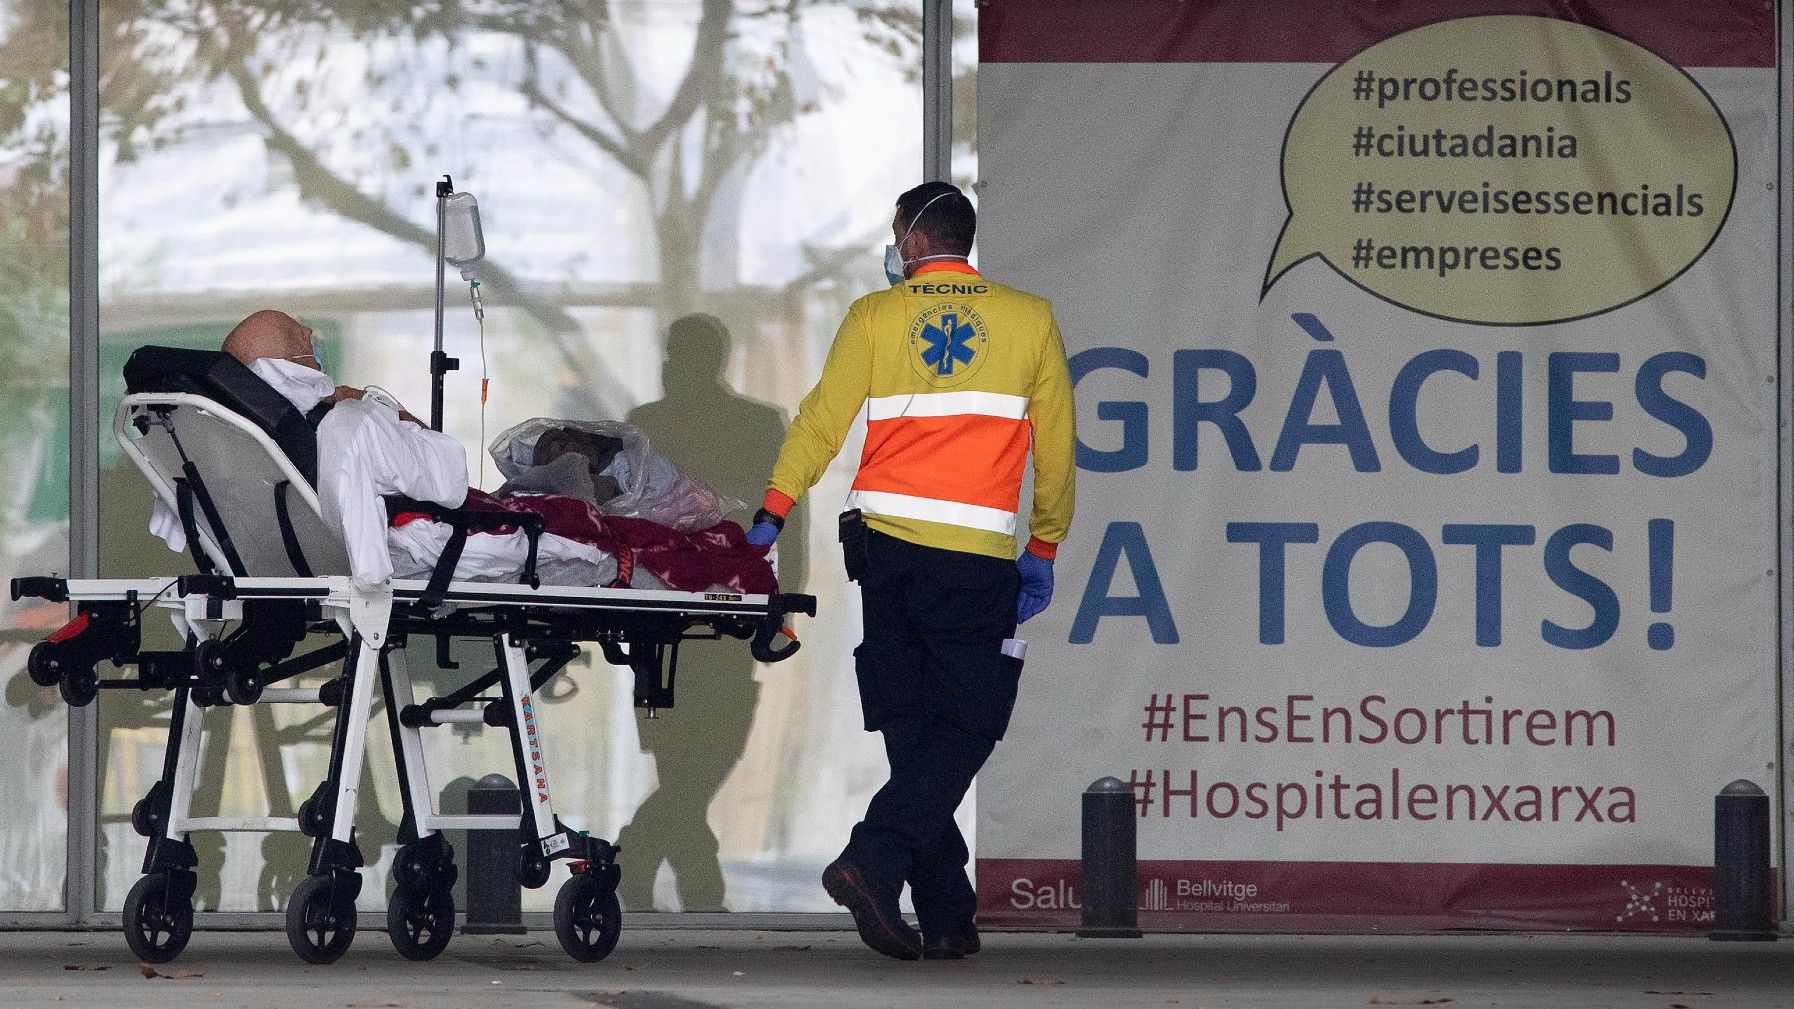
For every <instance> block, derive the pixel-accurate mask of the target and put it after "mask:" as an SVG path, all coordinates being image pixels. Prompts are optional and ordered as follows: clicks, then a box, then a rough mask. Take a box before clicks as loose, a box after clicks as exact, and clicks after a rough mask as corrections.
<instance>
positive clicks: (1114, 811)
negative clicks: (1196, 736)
mask: <svg viewBox="0 0 1794 1009" xmlns="http://www.w3.org/2000/svg"><path fill="white" fill-rule="evenodd" d="M1083 814H1084V864H1083V877H1084V878H1083V886H1082V887H1081V888H1080V889H1081V890H1082V891H1083V904H1082V908H1081V911H1080V914H1081V917H1080V919H1079V921H1080V925H1081V927H1080V928H1079V929H1078V935H1080V936H1083V937H1085V938H1089V939H1138V938H1140V899H1139V894H1138V892H1137V891H1138V888H1139V884H1138V879H1137V876H1136V874H1135V864H1136V853H1135V838H1136V833H1137V831H1136V826H1137V825H1136V823H1135V820H1134V790H1133V788H1132V787H1130V786H1129V785H1128V784H1127V782H1125V781H1121V780H1119V779H1116V778H1101V779H1099V780H1097V781H1096V782H1094V783H1092V784H1091V786H1090V787H1089V788H1087V789H1085V790H1084V808H1083Z"/></svg>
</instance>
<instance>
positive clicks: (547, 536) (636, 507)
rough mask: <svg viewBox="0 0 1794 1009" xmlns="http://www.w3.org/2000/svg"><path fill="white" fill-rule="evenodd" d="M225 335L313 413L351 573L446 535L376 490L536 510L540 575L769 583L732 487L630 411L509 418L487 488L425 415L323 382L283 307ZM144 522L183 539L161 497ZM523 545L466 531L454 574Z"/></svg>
mask: <svg viewBox="0 0 1794 1009" xmlns="http://www.w3.org/2000/svg"><path fill="white" fill-rule="evenodd" d="M223 350H224V352H225V353H227V354H229V355H231V356H232V357H234V358H236V359H237V360H239V361H241V362H243V364H244V365H246V366H247V367H248V368H249V370H250V371H251V372H253V373H254V374H255V375H256V376H257V377H258V378H260V379H261V380H262V381H264V382H266V383H267V384H268V385H269V386H271V387H272V388H273V389H274V390H275V391H277V392H279V393H280V394H281V395H282V396H284V397H285V398H286V399H287V400H288V401H289V402H291V403H292V404H293V406H294V407H296V408H297V409H298V410H299V411H300V412H301V413H302V414H305V415H306V416H307V417H309V418H311V419H312V420H313V423H314V426H315V428H316V431H317V439H318V479H317V491H318V497H319V502H320V504H321V506H322V510H323V512H324V518H325V520H326V521H327V522H328V523H329V524H330V525H331V526H332V527H333V528H334V529H336V530H337V531H338V532H340V533H341V534H342V537H343V542H344V545H345V547H346V548H347V552H348V556H349V561H350V569H351V570H350V573H351V575H352V576H353V577H354V578H355V580H356V581H357V582H358V583H360V584H363V585H375V584H378V583H380V582H382V581H384V580H386V579H388V578H391V577H398V578H427V577H428V576H429V575H430V573H431V572H432V571H433V570H434V569H435V566H436V560H437V558H438V557H440V556H441V554H442V551H443V548H444V547H445V546H446V544H447V543H448V541H449V538H450V536H451V535H452V530H451V528H450V527H449V526H448V525H447V524H445V523H442V522H437V521H433V520H431V519H430V518H429V517H428V516H427V515H425V514H423V513H421V512H409V513H407V512H404V511H400V512H399V513H398V514H389V513H388V508H387V505H386V500H385V499H386V497H387V496H389V495H393V496H401V497H405V498H411V499H413V500H415V501H419V502H426V503H430V504H436V505H441V506H443V507H445V508H460V507H466V508H469V509H473V510H478V511H515V512H533V513H535V514H537V515H539V516H541V517H542V519H543V525H544V530H545V531H544V534H543V535H542V537H541V539H540V542H539V544H538V554H537V573H538V575H539V576H540V577H541V579H542V580H543V581H544V582H545V583H551V584H561V585H618V584H620V585H629V586H632V587H636V588H673V589H680V590H684V591H702V590H706V589H712V588H722V589H727V590H731V591H735V592H748V593H762V592H773V591H776V590H777V582H776V580H775V579H774V577H773V574H772V569H771V567H770V565H769V564H768V563H767V561H766V557H765V551H764V550H763V549H762V548H759V547H754V546H751V545H749V544H748V543H747V542H746V539H745V537H744V535H743V533H742V530H741V527H740V526H739V525H737V524H735V523H733V522H729V521H726V520H724V519H723V518H722V514H723V512H724V511H726V510H727V509H728V507H729V506H730V503H729V502H725V501H723V500H721V499H720V498H718V497H717V496H716V495H715V493H714V492H711V491H709V490H708V488H705V487H704V486H703V485H702V484H700V483H698V482H697V481H694V480H691V479H690V478H688V477H685V476H683V475H682V474H679V473H678V472H677V471H676V470H674V469H673V467H672V466H671V464H670V463H668V462H666V460H665V459H663V458H661V457H660V456H658V455H657V454H655V453H653V452H652V451H651V449H649V448H648V446H647V444H646V439H645V438H644V437H643V436H642V435H641V433H640V432H639V431H637V430H635V429H634V428H631V427H629V426H628V425H621V424H605V423H574V422H558V421H540V420H539V421H530V422H527V423H526V424H523V425H519V426H518V427H517V428H513V429H512V430H511V431H509V432H506V434H505V435H502V436H501V437H500V439H499V442H498V444H499V445H500V446H502V447H503V448H504V450H505V451H504V454H502V455H500V453H499V452H498V451H497V450H495V453H494V454H495V455H500V458H499V464H500V470H501V472H503V473H504V474H505V475H506V476H507V477H510V478H511V480H510V482H509V483H507V484H506V486H505V487H503V488H501V489H500V491H499V492H498V493H497V494H493V495H488V494H484V493H482V492H480V491H478V490H472V489H470V488H469V487H468V483H467V459H466V453H465V452H464V450H463V449H462V447H461V444H460V443H459V442H457V441H455V440H454V439H453V438H450V437H449V436H447V435H445V434H442V433H441V432H437V431H432V430H430V429H428V428H427V427H425V426H424V425H423V424H421V423H419V422H418V421H417V419H416V418H415V417H413V416H412V415H411V414H409V413H408V412H406V411H405V409H404V407H403V406H402V405H400V404H399V403H398V402H397V401H396V400H394V399H393V398H392V397H391V396H390V395H387V394H385V393H384V392H382V391H381V390H362V389H357V388H354V387H349V386H337V385H336V384H335V383H334V382H332V381H331V379H330V377H329V376H328V375H326V374H324V372H323V371H322V370H321V369H320V367H319V365H320V363H321V362H319V361H318V359H317V356H316V355H317V354H318V353H319V351H318V350H317V348H316V347H315V345H314V343H313V340H312V333H311V330H310V329H308V328H307V327H305V326H304V325H302V324H300V323H299V322H298V321H297V320H295V319H293V318H292V317H291V316H288V315H286V314H284V313H281V312H274V311H261V312H256V313H255V314H253V315H251V316H249V317H248V318H247V319H244V320H243V321H242V322H241V323H239V324H238V325H237V326H236V328H235V329H233V330H232V331H231V333H230V335H229V336H228V337H226V339H225V341H224V346H223ZM607 450H608V455H606V454H605V453H606V451H607ZM150 528H151V531H152V532H154V533H156V534H157V535H158V536H160V537H161V538H162V539H163V540H164V541H165V542H166V543H167V544H168V545H169V546H170V547H171V548H172V549H175V550H184V549H185V548H186V538H185V534H184V532H183V530H182V527H181V523H180V520H179V518H178V516H176V515H175V514H174V512H173V510H172V509H169V508H167V507H166V506H165V505H162V504H161V503H158V505H157V509H156V513H155V514H154V516H153V517H152V519H151V524H150ZM528 550H529V546H528V540H527V538H526V537H525V535H524V533H523V532H521V531H518V530H515V529H508V528H500V529H499V530H497V531H494V532H486V533H475V534H472V535H470V536H469V537H468V538H467V543H466V546H465V548H464V550H463V552H462V554H461V557H460V560H459V562H458V563H457V564H456V567H455V577H456V579H457V580H468V581H473V580H481V581H515V580H517V578H518V577H519V575H520V574H521V573H522V570H523V567H524V564H525V559H526V557H527V555H528Z"/></svg>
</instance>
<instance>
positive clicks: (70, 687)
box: [56, 666, 100, 708]
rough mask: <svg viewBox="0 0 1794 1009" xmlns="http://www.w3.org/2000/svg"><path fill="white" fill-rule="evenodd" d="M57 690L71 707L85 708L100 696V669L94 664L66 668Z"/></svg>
mask: <svg viewBox="0 0 1794 1009" xmlns="http://www.w3.org/2000/svg"><path fill="white" fill-rule="evenodd" d="M56 689H57V692H58V693H60V694H62V699H63V700H64V701H66V702H67V703H68V706H69V707H71V708H85V707H87V706H88V705H89V704H92V703H93V700H94V698H96V697H98V696H100V671H99V670H98V669H95V668H94V667H92V666H87V667H85V668H79V667H77V668H74V669H64V670H63V673H62V682H61V683H60V684H58V685H57V688H56Z"/></svg>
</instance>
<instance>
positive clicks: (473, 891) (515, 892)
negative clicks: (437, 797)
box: [461, 774, 525, 935]
mask: <svg viewBox="0 0 1794 1009" xmlns="http://www.w3.org/2000/svg"><path fill="white" fill-rule="evenodd" d="M522 810H523V796H522V795H521V794H519V793H518V791H517V786H515V785H513V784H511V779H509V778H507V777H505V776H504V775H502V774H488V775H486V776H485V777H484V778H481V779H480V780H479V781H478V782H477V783H476V784H475V785H474V786H473V787H472V788H470V789H468V790H467V811H468V812H469V813H473V814H476V815H477V814H485V815H498V814H510V815H513V816H514V815H517V814H518V813H520V812H522ZM520 835H521V832H520V831H509V830H470V831H468V832H467V873H466V875H467V926H466V927H465V928H463V929H462V930H461V931H463V932H466V933H468V934H469V935H522V934H523V933H524V931H525V930H524V927H523V884H521V883H519V882H518V881H517V868H518V866H517V858H518V856H517V852H518V838H519V836H520Z"/></svg>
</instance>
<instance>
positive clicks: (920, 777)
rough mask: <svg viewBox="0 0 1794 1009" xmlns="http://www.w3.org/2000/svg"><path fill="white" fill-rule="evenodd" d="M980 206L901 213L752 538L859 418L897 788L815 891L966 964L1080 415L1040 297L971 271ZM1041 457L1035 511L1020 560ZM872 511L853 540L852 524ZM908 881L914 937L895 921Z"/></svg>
mask: <svg viewBox="0 0 1794 1009" xmlns="http://www.w3.org/2000/svg"><path fill="white" fill-rule="evenodd" d="M975 226H976V215H975V212H974V211H973V209H972V204H971V201H969V200H968V199H966V197H965V196H964V195H962V194H961V193H960V192H959V190H958V189H955V188H954V187H953V186H951V185H948V184H946V183H944V182H930V183H927V184H925V185H922V186H918V187H916V188H915V189H912V190H910V191H909V192H907V193H904V194H903V196H902V197H900V198H899V199H898V201H897V213H896V217H895V219H894V220H893V222H892V234H893V237H895V238H896V240H897V242H896V244H895V245H894V246H892V247H891V248H890V249H888V250H887V252H886V257H885V259H886V265H885V272H886V273H887V275H889V276H890V279H891V283H892V285H893V286H892V287H891V288H890V289H889V290H886V291H878V292H875V293H872V294H869V295H867V296H865V297H863V298H861V299H859V300H858V301H856V302H854V304H853V307H852V308H851V309H849V310H848V313H847V318H846V319H845V320H844V321H843V322H842V323H841V329H840V331H839V333H838V334H837V335H836V337H835V343H834V346H833V348H831V349H830V351H829V355H828V360H827V362H826V363H825V364H824V365H823V369H822V378H821V380H820V381H819V382H817V384H816V388H815V389H814V390H813V391H811V393H810V394H809V395H808V396H806V397H805V398H804V401H803V403H802V405H801V406H800V407H799V408H798V414H797V419H796V420H795V421H793V422H792V425H791V430H790V432H789V433H788V434H787V435H786V438H785V444H784V448H783V449H782V450H781V451H780V453H779V458H778V462H777V464H776V465H775V467H774V469H773V472H772V479H771V481H770V487H769V489H768V490H767V492H766V500H765V503H764V507H763V508H762V509H761V511H760V512H759V514H757V515H756V516H755V520H756V522H755V526H754V528H753V530H752V531H751V532H750V533H749V536H748V539H749V541H750V542H755V543H761V544H769V543H771V542H772V541H773V539H774V538H775V537H776V536H777V535H778V530H779V528H780V527H781V526H782V524H783V518H784V516H785V515H786V514H787V513H788V512H789V511H790V509H791V507H792V504H793V502H794V501H795V500H796V499H797V498H798V497H800V496H801V495H802V494H803V493H804V492H805V491H807V490H809V489H810V487H811V486H812V485H814V484H815V483H816V481H817V479H818V478H820V477H821V476H822V472H823V470H824V469H825V468H826V467H827V466H828V464H829V462H830V461H831V460H832V459H833V458H834V457H835V454H836V453H837V452H839V451H840V449H841V442H842V440H843V439H844V438H846V436H847V431H848V427H849V426H850V425H851V424H852V423H853V420H854V417H855V416H856V415H857V414H858V413H859V411H860V408H861V406H862V405H864V406H865V407H866V410H867V414H866V420H867V423H866V446H865V452H864V454H863V455H862V456H861V459H860V469H859V474H858V476H856V477H855V479H854V482H853V491H852V493H850V494H849V495H848V498H847V508H848V512H847V513H846V514H845V515H843V516H842V534H841V535H842V543H843V549H844V550H845V552H846V555H847V562H848V576H849V577H850V578H856V579H857V580H858V581H859V583H860V591H861V599H862V605H863V607H864V615H865V640H864V641H863V642H862V643H861V644H860V647H859V648H858V650H857V651H856V652H855V653H854V654H855V666H856V672H857V674H858V678H859V687H860V700H861V704H862V706H863V708H864V711H865V716H866V729H867V730H868V731H872V732H883V733H884V737H885V753H886V755H887V756H888V758H889V760H890V764H891V777H890V780H889V781H887V782H886V783H885V785H884V787H883V788H881V789H879V791H878V794H877V795H875V796H873V797H872V802H871V804H870V805H869V806H868V807H867V810H866V818H865V819H864V820H863V821H861V822H860V823H859V824H858V825H857V826H856V827H854V830H853V837H852V840H851V841H850V842H849V843H848V845H847V850H846V851H844V852H842V854H841V857H840V858H839V859H837V860H836V861H835V862H834V864H832V865H830V866H829V867H828V869H827V871H826V872H824V873H823V877H822V881H823V885H824V887H826V888H827V890H828V892H829V895H830V896H831V897H833V898H834V899H835V901H836V902H837V903H840V904H842V905H844V906H846V907H847V908H848V909H849V910H850V911H852V912H853V916H854V921H855V924H856V925H857V926H858V927H859V932H860V937H861V938H862V939H863V940H865V942H866V944H867V945H868V946H871V947H872V948H873V949H875V950H877V951H878V952H880V953H883V954H885V955H886V956H891V957H896V958H898V959H903V960H914V959H916V958H917V957H919V956H923V955H926V956H928V957H929V958H931V959H935V958H942V959H949V958H951V959H957V958H959V957H961V956H964V955H965V954H967V953H973V952H977V950H978V946H979V943H978V932H977V929H976V927H975V925H974V919H973V915H974V912H975V910H976V906H977V903H976V898H975V896H974V893H973V890H972V885H971V882H970V880H969V879H968V878H967V876H966V861H967V859H968V858H969V853H968V852H967V850H966V843H965V839H964V838H963V837H962V836H961V835H960V832H959V829H958V827H956V826H955V824H954V822H953V811H954V810H955V809H957V808H958V806H959V803H960V800H961V799H963V798H964V797H965V793H966V789H967V788H969V787H970V786H971V783H972V779H973V777H974V776H975V775H976V774H977V773H978V770H979V768H980V767H982V766H983V765H984V761H985V759H986V758H988V757H989V756H990V753H991V748H992V747H993V746H994V745H995V743H996V741H997V740H999V739H1001V738H1002V736H1003V731H1004V729H1005V727H1006V726H1007V725H1008V723H1009V714H1010V710H1011V708H1013V706H1014V704H1015V695H1016V685H1017V681H1018V679H1019V677H1020V673H1021V660H1020V659H1019V658H1012V657H1009V656H1007V655H1005V654H1003V651H1002V649H1003V642H1004V640H1005V639H1006V638H1009V637H1012V636H1013V635H1014V634H1015V627H1016V624H1017V623H1019V622H1021V621H1025V620H1027V619H1028V618H1029V617H1032V616H1034V615H1035V614H1037V613H1039V612H1040V611H1041V610H1043V609H1045V608H1046V605H1047V603H1048V601H1049V600H1050V599H1051V598H1052V592H1053V556H1054V553H1055V551H1056V550H1057V548H1058V544H1059V542H1060V541H1061V540H1063V539H1064V538H1065V534H1066V530H1067V528H1068V527H1069V526H1070V524H1071V515H1072V499H1073V493H1072V490H1073V486H1072V485H1073V478H1074V477H1073V416H1074V415H1073V408H1072V392H1071V377H1070V374H1069V372H1068V369H1067V367H1066V361H1065V349H1064V347H1063V345H1062V343H1061V340H1060V336H1059V327H1058V325H1057V324H1056V323H1055V322H1054V321H1053V313H1052V309H1051V307H1050V306H1049V305H1048V304H1047V302H1046V301H1045V300H1043V299H1041V298H1037V297H1035V296H1033V295H1030V294H1026V293H1023V292H1021V291H1017V290H1015V289H1013V288H1009V287H1004V286H1003V285H1001V284H997V283H994V282H992V281H990V280H987V279H986V278H984V277H983V276H981V275H980V274H979V273H978V271H977V270H975V269H973V268H972V267H971V266H970V265H969V264H968V263H967V262H966V259H967V256H968V255H969V253H970V252H971V249H972V236H973V231H974V229H975ZM1030 441H1032V447H1033V453H1034V503H1033V510H1032V516H1031V519H1030V522H1029V526H1028V531H1029V532H1030V533H1031V534H1032V535H1031V537H1030V538H1029V540H1028V544H1027V548H1026V550H1024V551H1023V552H1022V553H1021V556H1020V558H1019V559H1015V558H1016V549H1015V534H1016V514H1017V510H1018V507H1019V504H1020V496H1021V488H1022V477H1023V472H1024V470H1025V469H1026V466H1027V461H1028V451H1029V447H1030ZM856 510H857V512H858V513H859V514H860V515H863V520H864V524H863V527H862V526H861V525H860V524H859V523H858V522H857V521H855V520H856V519H857V518H858V517H859V515H856ZM905 883H908V884H909V886H910V893H911V897H912V899H913V900H914V902H915V907H916V915H917V918H918V920H919V923H920V925H921V928H922V935H921V937H920V938H918V936H917V935H916V932H915V930H914V929H912V928H910V927H909V925H908V923H907V922H905V921H904V920H903V917H902V916H901V915H900V914H899V912H898V906H897V898H898V895H899V894H900V893H901V892H902V889H903V885H904V884H905Z"/></svg>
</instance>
